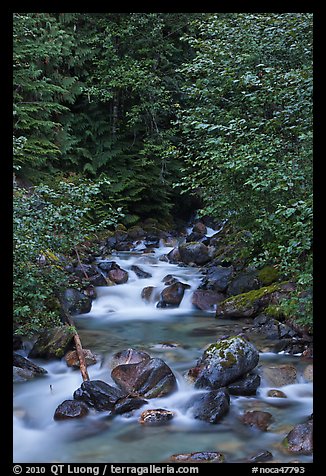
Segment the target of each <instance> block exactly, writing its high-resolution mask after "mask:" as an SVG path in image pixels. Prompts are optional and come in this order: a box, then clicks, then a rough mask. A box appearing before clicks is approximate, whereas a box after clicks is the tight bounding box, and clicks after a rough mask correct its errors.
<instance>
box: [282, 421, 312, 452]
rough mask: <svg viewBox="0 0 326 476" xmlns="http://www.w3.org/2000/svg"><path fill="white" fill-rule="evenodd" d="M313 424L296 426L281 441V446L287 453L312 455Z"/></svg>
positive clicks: (309, 422) (310, 422)
mask: <svg viewBox="0 0 326 476" xmlns="http://www.w3.org/2000/svg"><path fill="white" fill-rule="evenodd" d="M312 436H313V422H312V420H309V421H308V422H306V423H300V424H298V425H296V426H295V427H294V428H293V429H292V430H291V431H290V433H289V434H288V435H287V436H286V438H285V439H284V440H283V445H284V446H285V447H286V449H287V450H288V451H289V453H296V454H307V455H309V454H312V452H313V438H312Z"/></svg>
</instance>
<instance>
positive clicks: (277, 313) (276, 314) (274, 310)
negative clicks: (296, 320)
mask: <svg viewBox="0 0 326 476" xmlns="http://www.w3.org/2000/svg"><path fill="white" fill-rule="evenodd" d="M264 314H266V315H267V316H270V317H273V318H274V319H279V318H280V317H284V312H282V309H281V306H277V305H276V304H270V305H269V306H267V307H266V308H265V310H264Z"/></svg>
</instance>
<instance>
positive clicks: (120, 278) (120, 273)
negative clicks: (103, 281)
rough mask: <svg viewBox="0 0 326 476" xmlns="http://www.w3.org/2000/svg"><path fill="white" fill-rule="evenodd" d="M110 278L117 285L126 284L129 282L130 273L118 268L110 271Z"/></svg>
mask: <svg viewBox="0 0 326 476" xmlns="http://www.w3.org/2000/svg"><path fill="white" fill-rule="evenodd" d="M108 277H109V279H110V281H113V282H114V283H115V284H124V283H126V282H127V281H128V277H129V275H128V273H127V271H125V270H124V269H121V268H116V269H111V271H109V274H108Z"/></svg>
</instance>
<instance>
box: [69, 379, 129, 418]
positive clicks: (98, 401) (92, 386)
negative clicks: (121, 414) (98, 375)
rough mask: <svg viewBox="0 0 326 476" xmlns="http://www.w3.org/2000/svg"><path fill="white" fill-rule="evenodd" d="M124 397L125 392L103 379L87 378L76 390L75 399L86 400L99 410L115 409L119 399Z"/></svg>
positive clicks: (90, 405)
mask: <svg viewBox="0 0 326 476" xmlns="http://www.w3.org/2000/svg"><path fill="white" fill-rule="evenodd" d="M124 397H126V393H125V392H123V391H122V390H121V389H119V388H115V387H112V386H111V385H109V384H107V383H105V382H103V381H102V380H85V382H83V383H82V384H81V386H80V387H79V388H78V389H77V390H76V391H75V392H74V399H75V400H78V401H82V402H85V403H86V404H87V405H88V406H89V407H93V408H95V410H99V411H103V410H109V411H113V410H114V406H115V404H116V403H117V401H118V400H119V399H121V398H124Z"/></svg>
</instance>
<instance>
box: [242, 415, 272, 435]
mask: <svg viewBox="0 0 326 476" xmlns="http://www.w3.org/2000/svg"><path fill="white" fill-rule="evenodd" d="M240 420H241V422H242V423H243V424H244V425H249V426H253V427H255V428H258V429H259V430H261V431H267V429H268V426H269V424H270V423H271V421H272V420H273V416H272V415H271V413H269V412H261V411H252V412H246V413H245V414H244V415H242V416H241V417H240Z"/></svg>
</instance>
